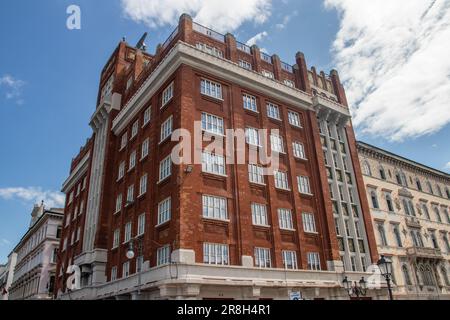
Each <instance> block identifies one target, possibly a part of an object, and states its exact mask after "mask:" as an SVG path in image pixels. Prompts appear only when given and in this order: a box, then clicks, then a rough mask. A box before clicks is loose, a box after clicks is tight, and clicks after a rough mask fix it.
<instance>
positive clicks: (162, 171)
mask: <svg viewBox="0 0 450 320" xmlns="http://www.w3.org/2000/svg"><path fill="white" fill-rule="evenodd" d="M171 175H172V156H170V155H169V156H167V157H166V158H164V159H163V160H162V161H161V162H160V163H159V182H162V181H164V180H166V179H167V178H169V177H170V176H171Z"/></svg>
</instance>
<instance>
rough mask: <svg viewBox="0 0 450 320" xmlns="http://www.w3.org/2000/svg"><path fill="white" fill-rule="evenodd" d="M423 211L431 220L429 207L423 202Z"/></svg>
mask: <svg viewBox="0 0 450 320" xmlns="http://www.w3.org/2000/svg"><path fill="white" fill-rule="evenodd" d="M422 211H423V213H424V214H425V216H426V217H427V219H428V220H431V217H430V212H429V211H428V207H427V205H426V203H423V204H422Z"/></svg>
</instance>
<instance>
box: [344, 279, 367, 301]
mask: <svg viewBox="0 0 450 320" xmlns="http://www.w3.org/2000/svg"><path fill="white" fill-rule="evenodd" d="M342 283H343V284H344V287H345V289H346V291H347V293H348V295H349V297H350V298H352V297H356V298H357V299H359V298H360V297H365V296H366V295H367V281H366V280H365V279H364V277H362V278H361V280H359V283H358V282H356V281H355V282H353V283H352V282H351V281H349V280H348V277H345V278H344V280H343V281H342Z"/></svg>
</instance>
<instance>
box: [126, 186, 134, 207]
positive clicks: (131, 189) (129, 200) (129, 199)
mask: <svg viewBox="0 0 450 320" xmlns="http://www.w3.org/2000/svg"><path fill="white" fill-rule="evenodd" d="M133 202H134V184H132V185H131V186H128V189H127V205H128V204H130V203H133Z"/></svg>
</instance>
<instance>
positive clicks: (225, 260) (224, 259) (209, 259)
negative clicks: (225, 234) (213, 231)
mask: <svg viewBox="0 0 450 320" xmlns="http://www.w3.org/2000/svg"><path fill="white" fill-rule="evenodd" d="M203 263H205V264H212V265H221V266H227V265H229V264H230V258H229V253H228V246H227V245H224V244H216V243H204V244H203Z"/></svg>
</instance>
